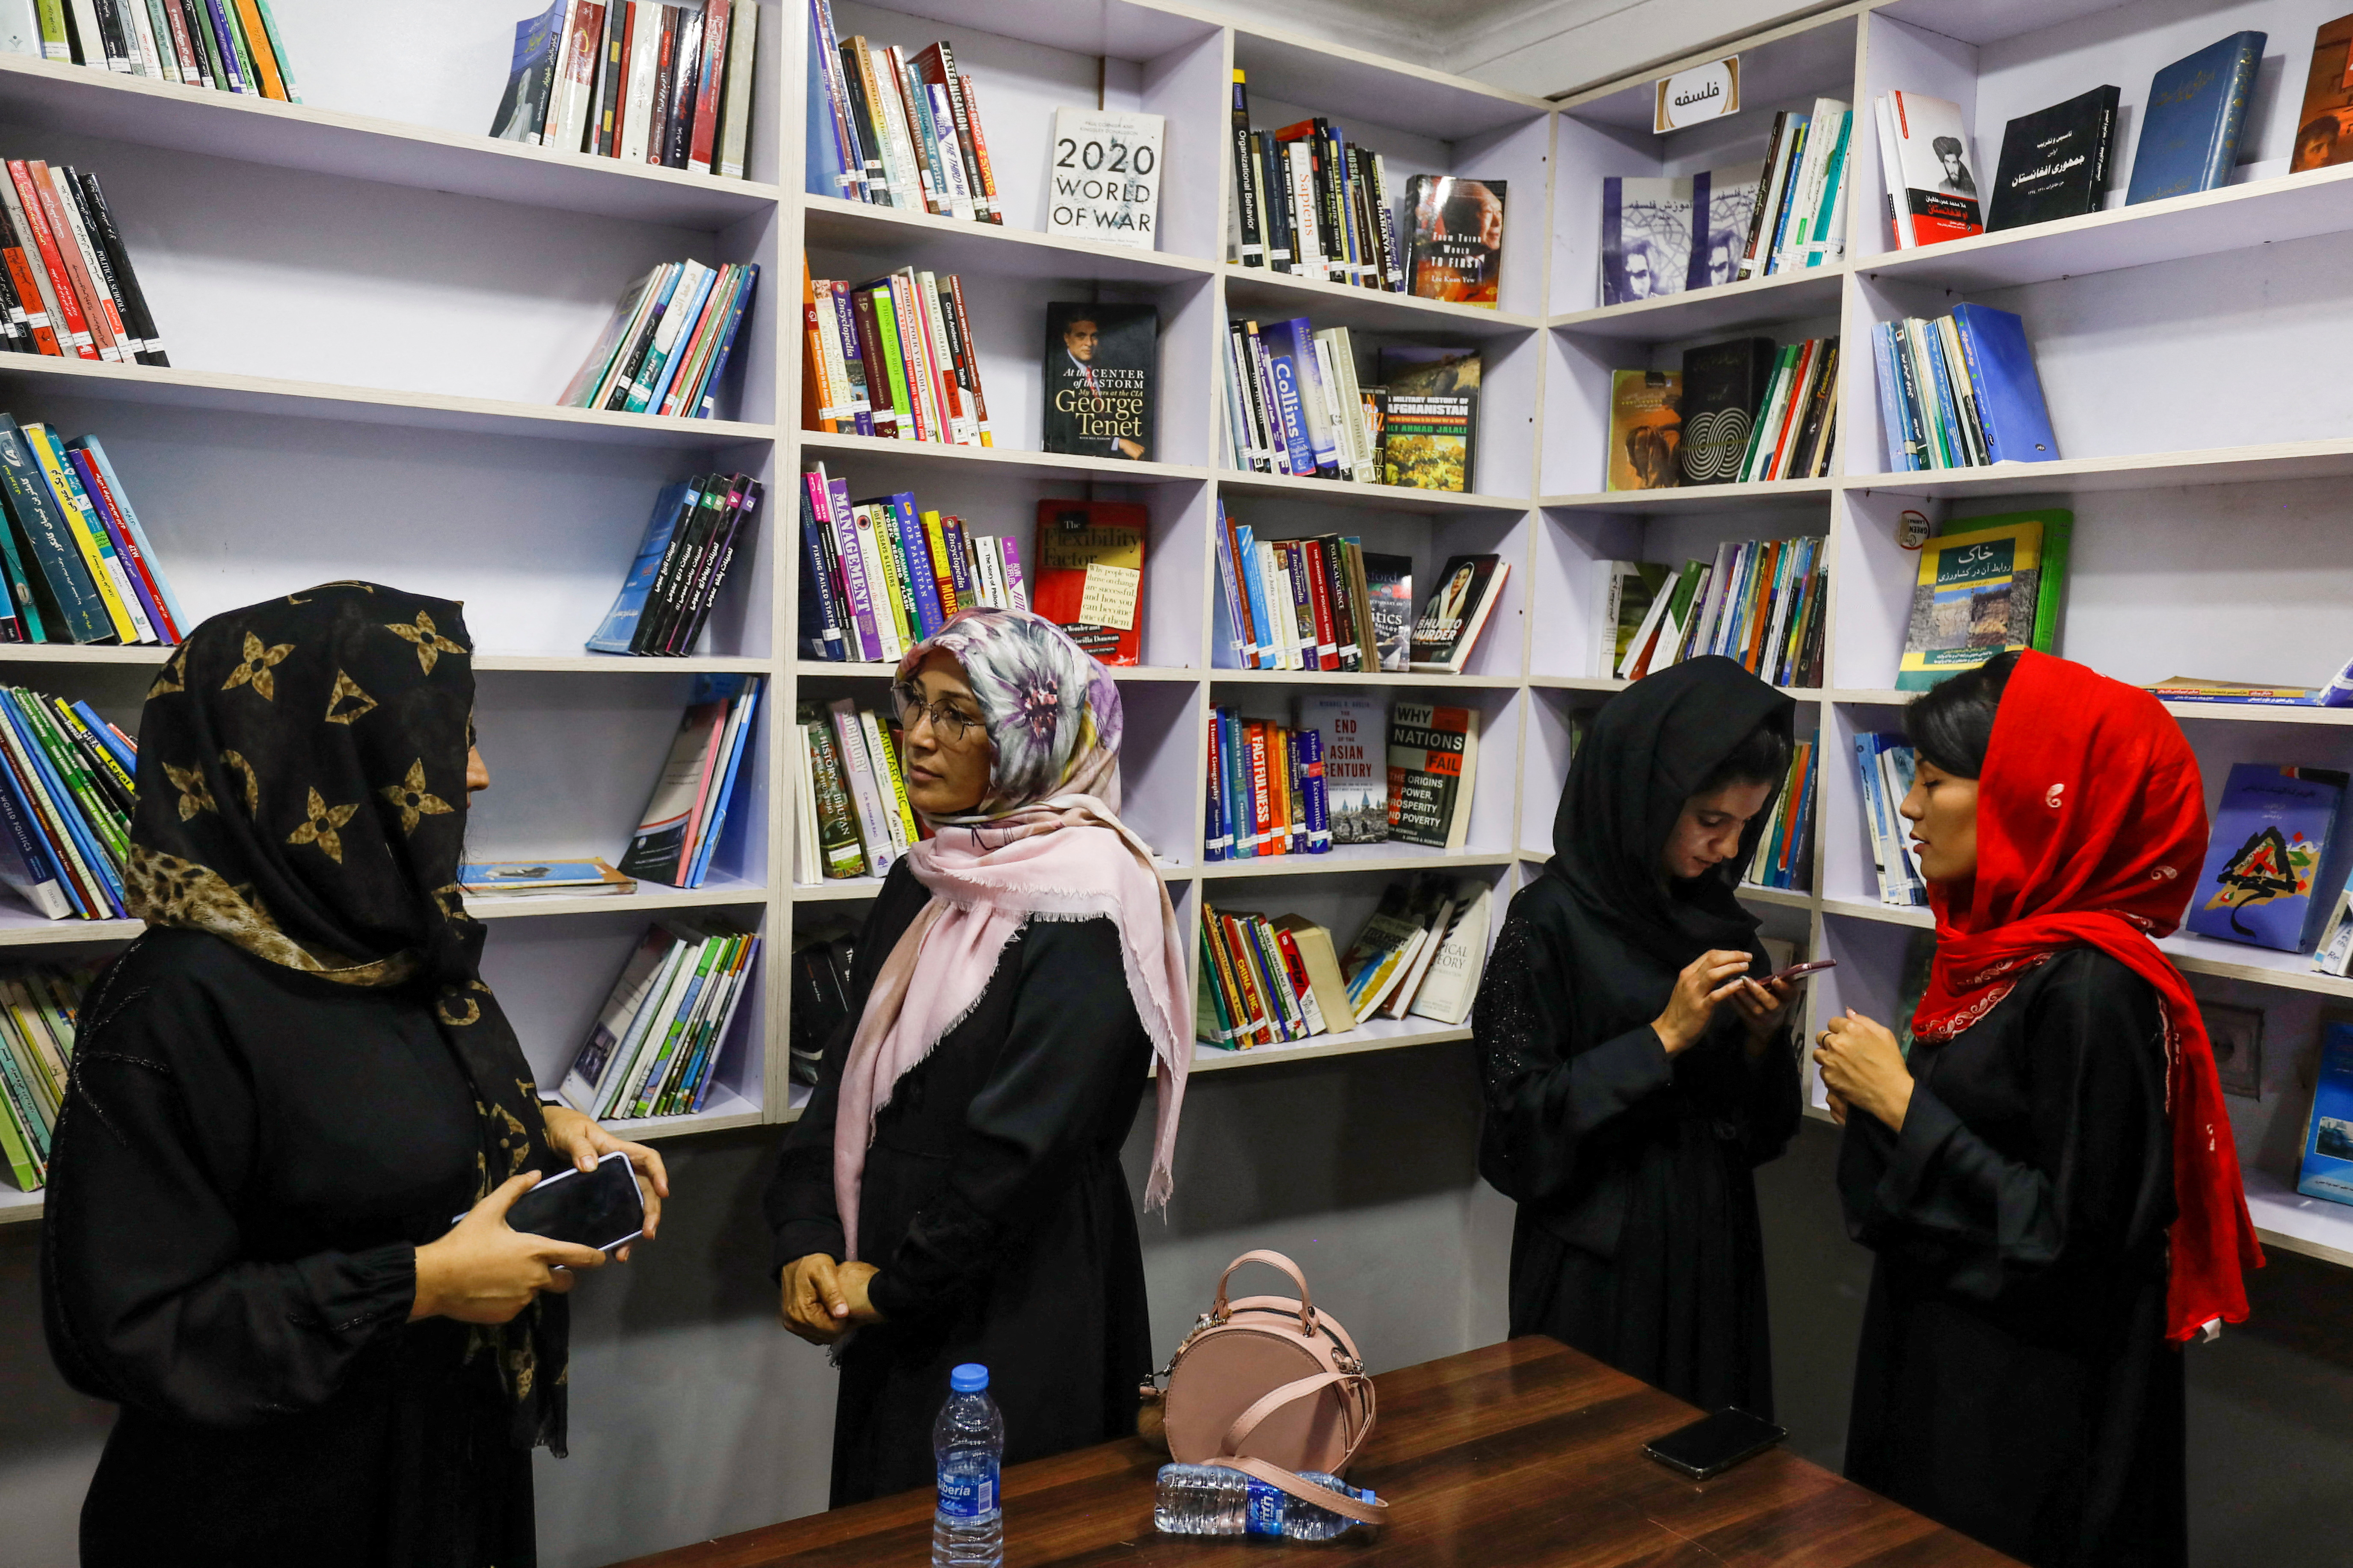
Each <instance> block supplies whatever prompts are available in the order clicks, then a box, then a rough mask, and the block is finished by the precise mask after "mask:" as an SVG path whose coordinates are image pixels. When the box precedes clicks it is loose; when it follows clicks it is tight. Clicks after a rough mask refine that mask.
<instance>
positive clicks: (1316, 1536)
mask: <svg viewBox="0 0 2353 1568" xmlns="http://www.w3.org/2000/svg"><path fill="white" fill-rule="evenodd" d="M1299 1479H1301V1480H1303V1481H1312V1482H1314V1484H1315V1485H1317V1486H1319V1487H1322V1488H1324V1489H1325V1490H1326V1491H1335V1492H1342V1493H1345V1494H1346V1495H1347V1496H1349V1497H1352V1498H1355V1499H1356V1500H1358V1501H1360V1502H1378V1501H1379V1500H1380V1499H1378V1498H1377V1497H1375V1496H1374V1495H1373V1494H1372V1493H1371V1492H1370V1491H1361V1490H1358V1489H1356V1488H1355V1487H1352V1486H1350V1485H1349V1484H1348V1483H1347V1482H1345V1481H1344V1480H1342V1479H1340V1478H1339V1477H1337V1476H1329V1475H1325V1474H1324V1472H1323V1471H1321V1470H1307V1471H1304V1472H1303V1473H1302V1474H1301V1475H1300V1478H1299ZM1152 1522H1153V1524H1154V1525H1155V1526H1156V1527H1157V1528H1158V1529H1159V1531H1161V1533H1162V1534H1164V1535H1272V1536H1279V1537H1281V1538H1282V1539H1283V1540H1285V1541H1329V1540H1331V1539H1332V1538H1333V1537H1334V1536H1335V1535H1340V1534H1344V1533H1345V1532H1346V1531H1350V1530H1353V1529H1355V1528H1356V1521H1355V1520H1353V1519H1348V1518H1345V1517H1344V1516H1342V1515H1340V1514H1336V1513H1334V1512H1333V1511H1332V1510H1330V1509H1324V1508H1317V1507H1316V1506H1315V1505H1314V1503H1311V1502H1303V1501H1302V1500H1300V1499H1298V1498H1295V1497H1293V1496H1292V1495H1291V1494H1290V1493H1289V1492H1287V1491H1284V1490H1283V1489H1282V1488H1281V1487H1271V1486H1269V1485H1267V1484H1266V1483H1265V1482H1264V1481H1262V1480H1260V1479H1258V1478H1257V1477H1256V1476H1248V1475H1244V1474H1243V1473H1242V1472H1241V1471H1240V1470H1234V1469H1228V1468H1225V1467H1224V1466H1222V1465H1163V1466H1161V1467H1160V1484H1159V1492H1158V1496H1157V1497H1156V1498H1155V1500H1154V1501H1153V1508H1152Z"/></svg>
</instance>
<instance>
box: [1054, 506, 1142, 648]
mask: <svg viewBox="0 0 2353 1568" xmlns="http://www.w3.org/2000/svg"><path fill="white" fill-rule="evenodd" d="M1151 521H1152V514H1151V513H1150V512H1149V511H1147V510H1145V508H1143V507H1142V506H1139V505H1137V504H1136V503H1135V502H1134V501H1118V500H1041V501H1039V503H1038V558H1037V560H1036V562H1035V563H1033V568H1034V573H1035V575H1034V578H1033V580H1032V581H1031V583H1030V584H1029V606H1030V608H1031V609H1032V610H1034V611H1035V612H1036V613H1037V614H1039V615H1041V616H1045V617H1046V618H1047V619H1048V620H1050V621H1051V622H1053V623H1054V624H1055V625H1056V626H1060V627H1061V628H1062V629H1063V630H1064V631H1066V632H1068V633H1070V634H1071V641H1073V642H1075V643H1077V644H1078V645H1079V646H1080V647H1082V648H1084V649H1086V650H1087V652H1089V653H1091V654H1092V655H1093V656H1094V657H1095V658H1098V659H1100V660H1102V661H1103V663H1105V664H1110V665H1133V664H1135V663H1138V662H1140V660H1141V659H1142V658H1143V650H1144V538H1145V531H1146V530H1147V529H1148V528H1149V527H1150V525H1151ZM1091 578H1092V587H1093V588H1094V590H1095V597H1094V602H1093V605H1092V609H1090V607H1089V605H1088V588H1089V586H1090V579H1091ZM1090 613H1092V614H1093V615H1095V616H1102V617H1104V618H1103V619H1101V620H1089V619H1087V618H1086V616H1088V615H1089V614H1090ZM1123 615H1124V622H1125V624H1124V625H1123V624H1120V622H1119V617H1120V616H1123Z"/></svg>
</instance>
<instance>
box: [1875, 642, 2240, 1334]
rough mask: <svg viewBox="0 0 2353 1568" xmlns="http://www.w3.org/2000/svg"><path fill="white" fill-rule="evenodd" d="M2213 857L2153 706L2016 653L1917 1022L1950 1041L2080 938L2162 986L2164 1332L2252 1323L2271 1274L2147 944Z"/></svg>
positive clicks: (2179, 983)
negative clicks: (2251, 1282)
mask: <svg viewBox="0 0 2353 1568" xmlns="http://www.w3.org/2000/svg"><path fill="white" fill-rule="evenodd" d="M2205 858H2206V801H2205V788H2204V785H2203V784H2201V783H2200V779H2199V776H2198V759H2197V758H2196V757H2195V756H2193V755H2191V754H2190V751H2189V742H2187V741H2186V740H2184V739H2183V738H2182V734H2181V728H2180V726H2179V725H2178V724H2176V723H2175V722H2174V721H2173V718H2172V715H2170V714H2168V713H2167V712H2166V710H2164V708H2163V707H2162V706H2161V705H2160V704H2159V703H2158V700H2157V699H2156V698H2154V697H2152V696H2150V695H2149V694H2148V693H2147V692H2146V691H2142V690H2140V689H2138V688H2137V687H2131V686H2126V685H2125V684H2123V683H2122V682H2120V681H2115V680H2110V679H2107V678H2106V677H2105V676H2102V675H2096V674H2094V673H2093V672H2092V671H2091V670H2089V669H2086V668H2084V667H2083V666H2082V665H2080V664H2071V663H2069V662H2068V661H2067V660H2065V659H2063V658H2051V657H2050V656H2049V655H2047V654H2040V653H2031V652H2030V653H2022V654H2021V655H2020V656H2019V659H2018V668H2017V669H2016V671H2015V672H2013V673H2012V674H2011V676H2010V682H2009V684H2008V685H2007V686H2006V687H2005V688H2004V689H2003V691H2002V699H2001V706H2000V709H1999V710H1997V711H1996V713H1995V716H1994V725H1993V741H1992V744H1991V745H1990V746H1989V748H1988V749H1987V752H1986V761H1985V770H1984V773H1983V774H1982V776H1980V777H1979V779H1978V865H1977V871H1976V874H1975V875H1974V876H1973V877H1971V878H1970V879H1968V880H1965V881H1956V882H1952V883H1947V884H1932V885H1931V886H1930V888H1929V889H1928V897H1929V901H1930V902H1931V903H1932V904H1933V905H1934V906H1935V908H1936V964H1935V967H1934V968H1933V969H1932V970H1931V971H1930V973H1929V977H1928V989H1927V991H1926V993H1925V994H1923V995H1922V996H1921V998H1920V1005H1919V1007H1918V1009H1917V1010H1916V1011H1915V1012H1914V1014H1913V1016H1912V1028H1913V1033H1914V1034H1915V1035H1916V1036H1917V1037H1919V1038H1921V1039H1923V1040H1927V1041H1930V1042H1932V1043H1942V1042H1944V1041H1946V1040H1949V1039H1951V1038H1952V1037H1954V1036H1956V1035H1957V1034H1959V1033H1960V1032H1961V1031H1962V1030H1964V1029H1966V1028H1968V1026H1970V1025H1972V1024H1974V1023H1976V1022H1977V1021H1978V1019H1979V1018H1982V1017H1984V1016H1985V1015H1986V1014H1987V1013H1988V1012H1989V1011H1990V1010H1991V1009H1992V1007H1993V1005H1994V1004H1995V1003H1997V1002H2000V1000H2001V999H2002V998H2003V997H2004V996H2007V995H2008V994H2010V989H2011V987H2013V986H2015V985H2016V984H2018V982H2019V980H2020V979H2021V977H2022V976H2024V975H2025V974H2026V973H2027V972H2028V971H2030V970H2031V969H2033V968H2035V967H2036V966H2037V965H2039V964H2042V963H2047V962H2048V961H2049V960H2050V959H2052V957H2054V956H2056V955H2057V954H2058V952H2060V951H2062V950H2063V949H2065V948H2069V947H2090V948H2096V949H2098V950H2099V951H2100V952H2105V953H2106V954H2108V956H2110V957H2111V958H2114V959H2116V961H2117V962H2118V963H2122V964H2124V965H2125V967H2126V968H2127V969H2130V970H2131V971H2132V972H2133V973H2136V974H2137V975H2139V976H2140V977H2141V978H2142V979H2144V980H2146V981H2147V982H2148V983H2149V984H2151V985H2152V986H2154V987H2156V989H2157V994H2158V998H2159V999H2160V1000H2161V1001H2162V1002H2163V1004H2164V1009H2165V1049H2166V1111H2167V1114H2168V1117H2169V1118H2170V1120H2171V1122H2172V1126H2173V1192H2174V1197H2175V1199H2176V1201H2177V1204H2178V1205H2179V1210H2180V1212H2179V1215H2178V1216H2177V1217H2176V1218H2175V1220H2174V1222H2173V1226H2172V1229H2171V1233H2170V1240H2171V1243H2172V1247H2171V1252H2172V1257H2171V1268H2172V1272H2171V1281H2170V1284H2169V1286H2168V1289H2167V1292H2166V1336H2167V1337H2168V1339H2173V1340H2181V1341H2186V1340H2189V1339H2190V1338H2192V1337H2194V1336H2195V1335H2196V1334H2197V1333H2198V1331H2200V1329H2202V1328H2203V1327H2205V1326H2206V1325H2207V1324H2209V1323H2211V1322H2213V1321H2215V1320H2216V1319H2222V1320H2224V1321H2230V1322H2233V1323H2235V1322H2241V1321H2244V1320H2245V1318H2246V1315H2247V1295H2246V1290H2245V1288H2244V1287H2243V1285H2242V1282H2241V1280H2240V1271H2241V1270H2242V1268H2261V1267H2263V1249H2262V1248H2261V1247H2257V1246H2256V1245H2255V1230H2254V1223H2253V1221H2252V1220H2251V1219H2249V1218H2248V1217H2247V1197H2246V1193H2245V1190H2244V1189H2243V1188H2242V1186H2241V1184H2240V1181H2239V1157H2238V1151H2237V1149H2236V1147H2235V1146H2234V1145H2233V1143H2232V1139H2231V1121H2230V1118H2229V1117H2228V1116H2227V1115H2226V1114H2225V1113H2224V1111H2223V1109H2222V1087H2221V1082H2220V1081H2219V1080H2218V1079H2217V1078H2216V1077H2215V1073H2214V1049H2213V1047H2212V1046H2211V1045H2210V1044H2209V1043H2208V1042H2207V1038H2206V1025H2205V1021H2204V1020H2203V1019H2202V1018H2200V1016H2199V1014H2198V1001H2197V998H2195V997H2194V996H2192V995H2191V994H2189V984H2188V983H2187V982H2185V981H2184V980H2183V979H2182V978H2181V973H2180V971H2179V970H2177V969H2175V968H2174V967H2173V965H2172V964H2171V963H2169V962H2168V961H2167V959H2166V956H2165V954H2164V953H2163V952H2159V951H2158V946H2157V943H2156V942H2155V941H2153V940H2152V939H2153V938H2156V937H2160V936H2165V935H2168V933H2170V932H2171V931H2173V929H2174V928H2175V927H2176V926H2177V925H2179V924H2180V923H2181V913H2182V910H2183V908H2184V907H2185V906H2186V905H2187V904H2188V902H2189V895H2190V893H2191V891H2192V890H2193V889H2195V888H2196V886H2197V882H2198V873H2199V870H2200V867H2201V866H2202V865H2203V864H2204V862H2205Z"/></svg>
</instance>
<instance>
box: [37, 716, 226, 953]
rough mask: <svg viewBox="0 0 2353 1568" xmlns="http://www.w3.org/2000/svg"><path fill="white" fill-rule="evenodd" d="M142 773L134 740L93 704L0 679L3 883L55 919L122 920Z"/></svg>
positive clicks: (199, 784)
mask: <svg viewBox="0 0 2353 1568" xmlns="http://www.w3.org/2000/svg"><path fill="white" fill-rule="evenodd" d="M138 776H139V746H138V742H135V741H133V740H132V738H131V737H130V736H128V735H126V734H124V733H123V732H122V731H120V730H118V729H116V728H115V727H114V726H113V725H112V724H110V723H108V722H107V721H105V720H104V719H102V718H100V717H99V714H98V712H97V710H95V709H93V708H91V707H90V704H89V703H87V702H74V703H68V702H66V701H65V700H63V699H62V698H58V697H50V696H47V695H45V694H43V693H41V692H37V691H28V690H26V689H24V688H23V687H16V686H0V818H5V822H0V883H5V885H6V886H7V887H8V888H9V889H10V890H12V891H13V892H15V893H16V895H17V896H18V897H20V898H22V899H23V900H25V901H26V903H27V904H29V905H31V906H32V908H33V911H34V912H35V913H36V914H40V915H45V916H47V918H48V919H50V920H53V921H61V920H71V919H75V918H79V919H82V920H93V921H102V920H120V919H121V918H123V916H124V915H125V914H126V913H127V910H126V909H125V906H124V902H123V889H122V862H123V859H124V857H125V856H127V855H128V854H129V853H130V849H131V814H132V800H133V797H134V795H135V792H136V789H137V785H136V784H135V782H134V781H136V780H137V778H138ZM192 787H193V788H194V789H195V790H197V791H201V790H202V789H203V788H204V781H203V780H202V779H197V780H195V781H193V784H192Z"/></svg>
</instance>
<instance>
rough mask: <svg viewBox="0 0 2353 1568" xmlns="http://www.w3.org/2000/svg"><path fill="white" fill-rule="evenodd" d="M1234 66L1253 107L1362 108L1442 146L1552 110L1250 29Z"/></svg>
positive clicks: (1241, 38)
mask: <svg viewBox="0 0 2353 1568" xmlns="http://www.w3.org/2000/svg"><path fill="white" fill-rule="evenodd" d="M1234 64H1235V65H1237V66H1240V67H1241V68H1244V69H1246V70H1248V71H1249V73H1250V100H1251V101H1252V102H1256V101H1257V100H1259V99H1261V98H1267V99H1272V100H1275V101H1277V102H1281V103H1292V104H1325V105H1330V106H1334V107H1335V108H1340V107H1345V106H1361V107H1363V108H1364V109H1366V110H1370V111H1371V112H1372V113H1374V114H1375V115H1377V117H1378V119H1379V121H1380V122H1381V123H1382V124H1384V125H1388V126H1394V127H1395V128H1396V129H1398V130H1399V131H1409V132H1414V133H1415V134H1417V135H1420V136H1427V137H1430V138H1432V139H1433V140H1436V141H1440V142H1458V141H1462V140H1465V139H1467V138H1471V137H1476V136H1482V135H1485V134H1488V133H1490V132H1498V131H1506V130H1509V129H1510V128H1512V127H1514V126H1516V125H1523V124H1525V123H1526V122H1527V121H1531V120H1536V119H1541V118H1543V117H1545V116H1546V115H1549V114H1550V113H1551V112H1552V109H1553V106H1552V104H1551V103H1549V102H1547V101H1546V100H1544V99H1541V98H1531V97H1528V96H1526V95H1525V94H1522V93H1516V92H1512V91H1508V90H1506V89H1503V88H1497V87H1489V86H1488V85H1487V84H1485V83H1484V82H1477V81H1472V80H1471V79H1468V78H1466V77H1458V76H1447V75H1445V74H1443V73H1441V72H1439V71H1434V70H1430V69H1429V68H1426V67H1422V66H1417V65H1409V64H1408V63H1406V62H1405V61H1403V60H1398V59H1394V58H1389V57H1387V56H1383V55H1375V54H1368V53H1366V51H1364V50H1362V49H1353V48H1350V47H1346V46H1345V45H1343V44H1327V43H1324V42H1322V41H1320V40H1317V39H1314V38H1309V37H1303V36H1301V35H1299V34H1296V33H1285V32H1277V31H1275V30H1273V29H1271V28H1264V27H1257V26H1250V25H1248V24H1237V25H1236V26H1235V27H1234Z"/></svg>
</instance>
